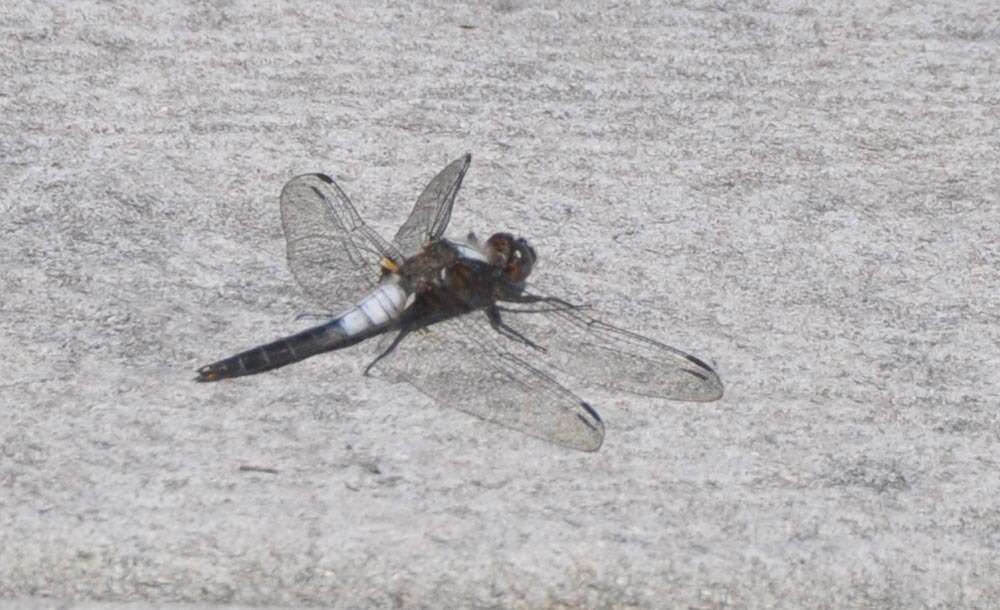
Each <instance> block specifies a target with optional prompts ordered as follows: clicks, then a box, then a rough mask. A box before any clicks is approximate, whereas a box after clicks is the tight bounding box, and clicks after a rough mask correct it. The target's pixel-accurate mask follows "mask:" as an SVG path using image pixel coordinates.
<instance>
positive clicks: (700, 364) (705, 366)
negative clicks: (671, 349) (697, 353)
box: [684, 354, 713, 371]
mask: <svg viewBox="0 0 1000 610" xmlns="http://www.w3.org/2000/svg"><path fill="white" fill-rule="evenodd" d="M684 357H685V358H687V359H688V360H690V361H691V362H693V363H695V364H697V365H698V366H700V367H701V368H703V369H705V370H706V371H711V370H713V369H712V367H710V366H708V365H707V364H705V363H704V362H702V361H701V360H699V359H697V358H695V357H694V356H692V355H691V354H684Z"/></svg>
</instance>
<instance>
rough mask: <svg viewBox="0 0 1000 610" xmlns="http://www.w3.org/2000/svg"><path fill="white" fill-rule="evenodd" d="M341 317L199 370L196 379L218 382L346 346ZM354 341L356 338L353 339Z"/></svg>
mask: <svg viewBox="0 0 1000 610" xmlns="http://www.w3.org/2000/svg"><path fill="white" fill-rule="evenodd" d="M345 339H347V337H345V336H344V335H343V334H342V331H341V329H340V324H339V320H333V321H331V322H327V323H326V324H322V325H320V326H315V327H313V328H310V329H307V330H304V331H302V332H300V333H298V334H295V335H292V336H290V337H285V338H283V339H278V340H277V341H272V342H271V343H268V344H267V345H261V346H258V347H255V348H253V349H248V350H247V351H245V352H240V353H239V354H236V355H235V356H230V357H229V358H226V359H224V360H219V361H218V362H215V363H212V364H209V365H206V366H203V367H201V368H200V369H198V377H197V381H218V380H219V379H228V378H230V377H242V376H243V375H253V374H255V373H263V372H264V371H270V370H272V369H276V368H279V367H282V366H285V365H287V364H292V363H293V362H298V361H299V360H304V359H306V358H308V357H310V356H315V355H316V354H319V353H322V352H327V351H330V350H333V349H337V348H338V347H345V346H346V344H347V342H346V341H345ZM351 343H353V341H352V342H351Z"/></svg>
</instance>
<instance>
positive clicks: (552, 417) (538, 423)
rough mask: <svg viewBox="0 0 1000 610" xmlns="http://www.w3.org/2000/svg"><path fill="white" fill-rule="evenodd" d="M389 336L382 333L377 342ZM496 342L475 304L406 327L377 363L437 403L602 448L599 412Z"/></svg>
mask: <svg viewBox="0 0 1000 610" xmlns="http://www.w3.org/2000/svg"><path fill="white" fill-rule="evenodd" d="M390 342H391V337H386V338H383V340H382V346H381V348H382V349H384V348H385V347H386V346H387V345H388V343H390ZM501 342H503V343H506V342H507V340H506V339H504V338H503V337H501V336H500V335H498V334H497V333H496V332H495V331H494V330H493V329H492V328H491V327H490V326H489V322H488V320H487V318H486V315H485V313H483V312H482V311H475V312H472V313H470V314H468V315H465V316H462V317H460V318H452V319H449V320H445V321H443V322H438V323H435V324H433V325H431V326H430V327H428V328H426V329H422V330H416V331H413V332H410V333H409V334H407V335H406V336H405V337H404V338H403V340H402V342H401V343H400V344H399V345H398V346H396V348H395V349H394V350H393V351H392V352H391V353H390V354H389V355H387V356H386V357H385V358H383V359H382V360H380V361H379V362H378V364H376V365H375V368H376V369H377V370H378V372H379V373H381V375H382V376H384V377H387V378H388V379H390V380H393V381H400V382H407V383H409V384H410V385H412V386H414V387H416V388H417V389H418V390H420V391H421V392H423V393H424V394H426V395H428V396H430V397H431V398H433V399H434V400H435V401H437V402H438V403H439V404H441V405H443V406H448V407H452V408H454V409H457V410H459V411H464V412H465V413H469V414H470V415H475V416H476V417H478V418H480V419H484V420H486V421H489V422H493V423H496V424H500V425H501V426H505V427H507V428H511V429H513V430H517V431H520V432H523V433H525V434H528V435H531V436H534V437H537V438H541V439H543V440H546V441H549V442H552V443H555V444H557V445H561V446H563V447H569V448H572V449H578V450H581V451H596V450H597V449H598V448H600V446H601V442H602V441H603V440H604V424H603V422H602V421H601V418H600V416H599V415H598V414H597V412H596V411H594V410H593V409H592V408H591V407H590V406H589V405H588V404H587V403H585V402H584V401H582V400H581V399H580V398H579V397H578V396H576V395H575V394H573V393H572V392H570V391H569V390H567V389H566V388H564V387H563V386H561V385H559V383H557V382H556V381H555V380H554V379H553V378H552V377H550V376H549V375H547V374H546V373H545V372H544V371H543V370H541V369H540V368H538V367H536V366H534V365H533V364H532V363H530V362H529V361H527V360H524V359H522V358H520V357H518V356H516V355H514V354H513V353H511V352H510V351H508V350H507V349H505V347H504V346H503V344H502V343H501Z"/></svg>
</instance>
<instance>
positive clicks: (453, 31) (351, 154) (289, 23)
mask: <svg viewBox="0 0 1000 610" xmlns="http://www.w3.org/2000/svg"><path fill="white" fill-rule="evenodd" d="M813 4H815V3H808V2H725V1H718V0H714V1H708V2H686V1H682V2H679V3H670V4H667V3H652V2H651V3H631V2H629V3H618V4H616V5H614V6H610V5H606V4H604V3H597V2H593V3H578V2H565V3H562V2H544V3H542V2H537V3H536V2H524V1H519V0H498V1H495V2H492V3H485V2H484V3H458V2H446V1H443V0H442V1H437V2H426V3H421V4H420V5H419V6H413V5H411V4H409V3H403V2H400V3H389V4H382V5H378V6H376V5H364V6H365V7H366V8H359V7H358V6H356V4H355V3H351V4H350V5H348V4H347V3H345V4H344V5H340V6H338V5H331V4H328V3H323V2H315V3H298V2H296V3H270V2H259V3H254V2H229V3H200V2H198V3H190V4H180V3H173V2H167V3H161V4H156V5H152V6H143V5H139V3H122V4H110V3H104V2H91V3H88V2H76V3H49V4H45V3H27V2H24V3H21V2H10V0H8V1H6V2H3V3H2V5H3V10H2V11H0V31H2V36H0V184H2V185H3V188H2V189H0V193H2V199H0V213H2V216H0V295H2V296H0V368H2V370H3V371H4V375H3V380H2V382H0V402H2V408H0V537H2V540H0V597H2V598H3V599H4V600H5V602H4V603H3V604H0V607H4V608H18V607H27V608H47V607H61V608H74V609H83V608H87V609H90V608H138V607H173V606H170V604H173V603H177V604H187V605H185V606H178V607H187V608H203V607H209V606H210V605H212V604H223V605H225V604H232V605H233V606H230V607H238V606H239V607H245V606H254V605H266V606H272V607H279V606H309V605H315V606H332V607H340V608H353V607H359V608H360V607H401V608H420V607H436V608H443V607H484V608H485V607H496V608H543V607H553V608H578V607H593V608H598V607H694V608H714V607H744V606H746V607H838V608H843V607H872V608H874V607H878V608H894V607H907V608H912V607H967V608H971V607H981V608H986V607H996V606H997V605H998V604H1000V601H998V600H1000V550H998V549H1000V508H998V501H997V498H998V494H1000V478H998V474H997V465H998V459H1000V454H998V449H1000V442H998V435H1000V422H998V418H997V412H998V398H1000V391H998V387H1000V383H998V381H1000V374H998V372H997V370H998V367H1000V356H998V350H997V345H998V340H1000V330H998V328H1000V327H998V324H1000V307H998V300H997V294H998V289H997V284H998V279H1000V273H998V265H1000V245H998V244H1000V232H998V228H997V227H998V226H1000V199H998V193H1000V178H998V175H1000V174H998V172H997V167H998V161H1000V152H998V150H1000V121H998V118H1000V111H998V108H1000V25H998V21H997V19H996V15H997V13H996V5H995V3H994V2H992V1H980V2H975V1H968V2H958V3H953V2H929V1H915V2H902V1H896V0H891V1H890V0H886V1H874V2H867V3H851V2H832V3H824V4H823V6H822V7H814V6H812V5H813ZM858 4H861V5H862V6H860V7H859V6H857V5H858ZM465 151H471V152H472V153H473V154H474V160H473V166H472V170H471V171H470V173H469V175H468V176H467V177H466V181H465V186H464V189H463V192H462V194H461V195H460V198H459V203H458V208H457V210H456V213H455V215H454V216H453V218H452V227H453V229H454V231H455V232H456V233H458V234H461V233H462V232H464V231H467V230H470V229H471V230H476V231H477V232H480V233H488V232H490V231H492V230H495V229H508V230H513V231H516V232H519V233H523V234H525V235H526V236H527V237H529V238H531V239H532V240H533V241H534V243H535V245H536V247H537V249H538V250H539V253H540V255H541V257H542V259H541V263H540V264H541V267H540V268H539V270H538V273H539V278H538V281H539V283H542V284H544V285H545V286H547V287H548V288H550V289H551V292H552V293H556V294H568V293H571V292H573V291H586V292H587V293H588V294H590V295H593V296H592V298H593V300H594V301H595V302H597V303H598V304H599V305H601V306H602V307H603V308H605V309H610V310H612V311H614V310H616V308H621V310H622V311H623V314H622V315H627V316H629V318H630V319H631V322H630V323H629V324H630V325H631V326H637V327H639V328H642V329H646V331H647V332H649V333H650V334H653V335H654V336H656V337H659V338H661V339H663V340H665V341H667V342H668V343H670V344H672V345H675V346H677V347H680V348H682V349H686V350H689V351H691V352H693V353H695V354H698V355H699V356H701V357H703V358H705V359H707V360H709V361H711V362H714V363H715V364H716V365H717V367H718V369H719V371H720V374H721V375H722V377H723V380H724V382H725V383H726V390H727V393H726V396H725V398H724V399H723V400H722V401H720V402H717V403H713V404H701V405H699V404H686V403H677V402H664V401H652V400H647V399H640V398H635V397H630V396H623V395H613V394H610V393H601V392H590V391H589V390H588V392H587V394H586V395H587V397H588V398H590V399H592V401H593V402H594V403H595V405H597V408H598V409H599V410H600V412H601V414H602V415H603V417H604V420H605V423H606V426H607V438H606V440H605V444H604V447H603V448H602V449H601V451H600V452H598V453H596V454H591V455H588V454H579V453H575V452H572V451H567V450H563V449H559V448H557V447H553V446H550V445H547V444H545V443H541V442H538V441H535V440H532V439H530V438H528V437H525V436H523V435H518V434H514V433H511V432H508V431H506V430H504V429H502V428H498V427H495V426H490V425H486V424H483V423H481V422H479V421H478V420H475V419H473V418H470V417H466V416H463V415H461V414H459V413H457V412H454V411H451V410H448V409H442V408H440V407H438V406H436V405H434V404H432V403H430V402H429V401H427V400H425V399H423V398H421V397H419V396H418V395H416V394H415V393H414V392H413V391H411V390H409V389H407V387H406V386H399V385H391V384H388V383H385V382H381V381H378V380H371V379H365V378H363V377H362V376H361V375H360V371H361V367H362V365H363V364H364V363H365V362H366V358H367V356H368V353H369V352H368V351H366V348H365V347H361V348H358V349H357V350H354V351H347V352H341V353H338V354H331V355H327V356H322V357H317V358H313V359H311V360H309V361H307V362H304V363H301V364H299V365H297V366H293V367H289V368H286V369H283V370H281V371H278V372H275V373H272V374H266V375H261V376H258V377H253V378H247V379H242V380H238V381H235V382H227V383H220V384H213V385H199V384H195V383H193V382H192V377H193V371H194V368H195V367H196V366H198V365H200V364H204V363H206V362H209V361H211V360H213V359H215V358H217V357H219V356H224V355H228V354H230V353H232V352H234V351H235V350H239V349H243V348H246V347H250V346H253V345H255V344H257V343H259V342H261V341H264V340H269V339H273V338H277V337H279V336H282V335H284V334H287V333H289V332H291V331H294V330H296V329H298V328H301V327H302V326H303V324H304V323H302V322H296V321H295V320H294V316H295V315H296V314H298V313H300V312H303V311H315V310H316V306H315V305H312V304H310V303H309V302H308V301H307V300H306V299H305V297H304V296H303V295H302V293H301V292H300V291H298V290H297V288H296V286H295V284H294V282H293V280H292V278H291V276H290V274H289V272H288V270H287V268H286V266H285V262H284V258H283V256H284V254H283V253H284V246H283V242H282V234H281V228H280V224H279V218H278V207H277V195H278V193H279V192H280V189H281V187H282V185H283V184H284V182H285V181H286V180H287V179H288V178H289V177H291V176H293V175H295V174H296V173H301V172H306V171H325V172H328V173H330V174H331V175H334V176H336V177H337V178H338V180H339V181H341V182H342V184H343V185H344V186H345V188H346V189H347V190H348V191H349V193H350V194H351V195H352V197H353V198H354V200H355V203H356V204H357V206H358V207H359V208H360V210H361V212H362V214H363V215H364V216H365V217H366V218H368V219H370V220H371V222H372V224H373V225H374V226H375V227H376V228H378V229H379V230H380V231H382V232H384V233H386V234H389V235H391V232H392V231H393V230H394V229H395V226H396V225H397V224H398V222H399V221H400V220H401V218H402V215H403V214H405V212H406V211H407V210H408V209H409V206H410V205H411V204H412V202H413V200H414V198H415V197H416V195H417V193H418V192H419V190H420V188H421V187H422V186H423V184H424V183H425V182H426V181H427V180H428V179H429V178H430V177H431V176H432V175H433V174H434V172H436V171H437V170H438V169H440V168H441V167H443V166H444V164H445V163H446V162H448V161H449V160H451V159H453V158H455V157H457V156H458V155H459V154H461V153H463V152H465ZM248 467H249V468H248ZM116 604H124V605H116ZM213 607H214V606H213Z"/></svg>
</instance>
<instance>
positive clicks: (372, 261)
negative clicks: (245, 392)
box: [196, 154, 723, 451]
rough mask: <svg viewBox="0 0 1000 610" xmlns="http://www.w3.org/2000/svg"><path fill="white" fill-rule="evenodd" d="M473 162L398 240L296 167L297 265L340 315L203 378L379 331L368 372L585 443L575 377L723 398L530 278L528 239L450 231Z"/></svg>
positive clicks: (290, 239)
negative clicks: (382, 233) (456, 235)
mask: <svg viewBox="0 0 1000 610" xmlns="http://www.w3.org/2000/svg"><path fill="white" fill-rule="evenodd" d="M471 162H472V156H471V155H470V154H465V155H464V156H462V157H460V158H459V159H456V160H455V161H453V162H452V163H450V164H449V165H448V166H447V167H445V168H444V169H443V170H441V171H440V172H439V173H438V174H437V175H436V176H435V177H434V178H433V179H432V180H431V181H430V183H429V184H428V185H427V186H426V187H425V188H424V190H423V192H422V193H421V194H420V196H419V197H418V198H417V202H416V204H415V205H414V206H413V209H412V211H411V212H410V215H409V217H408V218H407V219H406V221H405V222H404V223H403V225H402V226H401V227H400V228H399V230H398V231H397V232H396V234H395V236H394V237H393V239H392V240H391V241H387V240H385V239H383V238H382V237H381V236H379V234H378V233H377V232H376V231H374V230H373V229H371V228H370V227H369V226H368V225H367V224H365V222H364V221H363V220H362V219H361V216H360V215H359V214H358V213H357V211H356V210H355V208H354V206H353V205H352V204H351V201H350V199H349V198H348V197H347V195H346V194H345V193H344V191H343V190H342V189H341V188H340V186H338V185H337V183H336V181H334V180H333V179H332V178H330V177H329V176H327V175H325V174H321V173H312V174H303V175H300V176H296V177H294V178H292V179H291V180H290V181H289V182H288V183H287V184H286V185H285V186H284V188H283V189H282V191H281V198H280V204H281V221H282V226H283V229H284V234H285V242H286V246H287V259H288V266H289V268H290V270H291V272H292V275H293V276H294V278H295V280H296V282H297V283H298V285H299V286H300V287H301V288H302V289H303V290H304V291H305V292H306V294H307V295H309V296H310V297H311V299H312V300H313V301H315V302H316V303H317V304H318V305H320V306H321V307H323V308H324V311H330V312H340V313H337V314H336V315H331V316H329V318H330V319H328V320H327V321H325V322H324V323H322V324H319V325H318V326H313V327H311V328H308V329H306V330H303V331H301V332H299V333H296V334H293V335H290V336H288V337H284V338H282V339H278V340H277V341H273V342H271V343H267V344H265V345H261V346H258V347H254V348H252V349H249V350H247V351H244V352H240V353H238V354H236V355H234V356H230V357H228V358H225V359H223V360H219V361H218V362H214V363H212V364H208V365H205V366H203V367H201V368H199V369H198V371H197V373H198V376H197V378H196V380H197V381H200V382H212V381H219V380H222V379H229V378H234V377H241V376H244V375H253V374H257V373H262V372H264V371H270V370H273V369H276V368H279V367H283V366H285V365H288V364H292V363H294V362H299V361H301V360H304V359H306V358H309V357H311V356H315V355H317V354H321V353H324V352H329V351H332V350H338V349H343V348H345V347H349V346H352V345H355V344H357V343H359V342H361V341H365V340H368V339H372V340H373V341H377V348H378V349H377V351H378V355H377V356H376V357H375V358H374V360H372V361H371V362H370V363H369V364H368V365H367V367H366V368H365V375H370V374H372V373H375V374H377V375H378V376H380V377H383V378H385V379H387V380H389V381H392V382H403V383H408V384H410V385H411V386H413V387H415V388H416V389H417V390H419V391H421V392H422V393H424V394H426V395H427V396H429V397H430V398H431V399H433V400H434V401H436V402H437V403H440V404H441V405H444V406H447V407H452V408H454V409H457V410H459V411H463V412H465V413H468V414H471V415H474V416H476V417H478V418H480V419H483V420H486V421H488V422H492V423H495V424H499V425H501V426H505V427H507V428H510V429H513V430H517V431H520V432H523V433H525V434H528V435H531V436H534V437H537V438H540V439H542V440H545V441H548V442H550V443H554V444H556V445H559V446H563V447H567V448H571V449H577V450H581V451H596V450H597V449H599V448H600V447H601V444H602V443H603V441H604V433H605V430H604V422H603V420H602V419H601V416H600V415H599V414H598V412H597V410H595V409H594V407H593V406H591V405H590V403H588V402H587V401H585V400H583V399H582V398H580V397H579V396H578V395H577V394H576V393H574V392H573V391H572V390H571V389H569V388H568V387H567V385H566V384H567V383H569V384H572V381H569V382H567V381H566V380H567V379H569V380H576V381H577V382H580V383H584V384H596V385H598V386H604V387H605V388H608V389H611V390H617V391H623V392H626V393H629V394H634V395H638V396H645V397H655V398H663V399H672V400H681V401H695V402H709V401H714V400H717V399H719V398H721V397H722V394H723V385H722V382H721V380H720V379H719V375H718V374H717V373H716V372H715V370H713V368H712V367H711V366H709V365H708V364H707V363H705V362H704V361H703V360H701V359H699V358H697V357H695V356H692V355H690V354H687V353H685V352H683V351H680V350H678V349H675V348H673V347H670V346H668V345H665V344H664V343H661V342H659V341H656V340H654V339H651V338H648V337H645V336H643V335H640V334H638V333H635V332H632V331H629V330H625V329H623V328H619V327H617V326H614V325H612V324H609V323H607V322H604V321H602V320H601V319H598V318H597V317H594V316H593V315H592V314H593V312H592V310H591V308H590V307H589V306H586V305H579V304H574V303H572V302H569V301H566V300H563V299H560V298H558V297H553V296H547V295H545V294H542V293H540V292H535V290H536V289H535V287H534V286H532V285H531V284H529V283H528V282H527V279H528V276H529V275H530V274H531V272H532V269H533V268H534V266H535V264H536V263H537V261H538V257H537V254H536V252H535V250H534V248H533V247H532V246H531V245H530V244H529V243H528V241H527V240H526V239H524V238H522V237H515V236H514V235H512V234H511V233H507V232H498V233H495V234H493V235H492V236H490V237H489V238H488V239H486V240H485V241H484V240H480V239H479V238H477V237H476V235H475V234H473V233H469V234H468V236H467V237H466V238H464V239H449V238H446V237H444V233H445V229H446V228H447V227H448V223H449V221H450V219H451V214H452V209H453V207H454V204H455V199H456V195H457V194H458V191H459V189H460V187H461V185H462V180H463V179H464V177H465V174H466V172H467V171H468V169H469V165H470V163H471ZM376 337H377V338H376Z"/></svg>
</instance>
